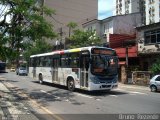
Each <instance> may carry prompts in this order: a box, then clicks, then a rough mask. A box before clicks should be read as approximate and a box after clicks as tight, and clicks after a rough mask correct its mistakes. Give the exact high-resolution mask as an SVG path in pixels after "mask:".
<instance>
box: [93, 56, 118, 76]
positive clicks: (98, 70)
mask: <svg viewBox="0 0 160 120" xmlns="http://www.w3.org/2000/svg"><path fill="white" fill-rule="evenodd" d="M91 59H92V63H91V72H92V74H94V75H103V76H105V75H108V76H112V75H116V74H117V72H118V70H117V67H118V58H117V57H116V56H107V55H92V57H91Z"/></svg>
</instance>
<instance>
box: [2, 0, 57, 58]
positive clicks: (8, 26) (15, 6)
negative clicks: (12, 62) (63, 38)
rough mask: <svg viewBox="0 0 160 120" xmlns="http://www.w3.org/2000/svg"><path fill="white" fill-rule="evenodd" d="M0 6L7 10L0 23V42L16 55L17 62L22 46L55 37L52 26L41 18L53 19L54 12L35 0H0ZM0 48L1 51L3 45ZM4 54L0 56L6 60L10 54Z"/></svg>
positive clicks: (23, 47)
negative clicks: (8, 20)
mask: <svg viewBox="0 0 160 120" xmlns="http://www.w3.org/2000/svg"><path fill="white" fill-rule="evenodd" d="M0 4H2V5H3V6H7V8H8V10H7V11H6V12H5V13H4V15H3V18H2V17H1V19H2V20H1V21H0V29H1V31H0V35H1V36H0V42H1V43H4V44H6V42H7V44H8V45H9V47H8V49H11V50H12V51H15V52H16V53H17V54H16V56H15V57H16V59H17V61H18V57H19V55H20V49H25V46H24V44H26V43H28V45H29V44H30V43H32V42H34V41H36V40H40V39H41V40H43V39H42V38H50V39H52V38H54V37H56V34H55V33H54V32H53V25H52V24H50V23H48V22H47V21H46V19H45V18H44V17H43V16H44V15H45V16H49V17H53V15H54V13H55V11H54V10H51V9H49V8H47V7H45V6H44V5H43V3H38V2H37V1H36V0H1V1H0ZM7 16H10V22H7ZM4 41H5V42H4ZM0 47H1V49H2V48H3V47H4V45H1V46H0ZM4 54H5V55H4ZM4 54H3V55H1V56H6V57H7V59H8V58H9V56H10V54H8V53H7V52H5V53H4Z"/></svg>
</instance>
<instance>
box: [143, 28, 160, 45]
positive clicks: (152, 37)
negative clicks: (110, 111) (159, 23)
mask: <svg viewBox="0 0 160 120" xmlns="http://www.w3.org/2000/svg"><path fill="white" fill-rule="evenodd" d="M144 35H145V44H155V43H160V29H156V30H152V31H147V32H145V33H144Z"/></svg>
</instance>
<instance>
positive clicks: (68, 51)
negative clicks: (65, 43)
mask: <svg viewBox="0 0 160 120" xmlns="http://www.w3.org/2000/svg"><path fill="white" fill-rule="evenodd" d="M91 48H105V49H109V50H114V49H112V48H106V47H100V46H90V47H81V48H74V49H68V50H57V51H53V52H48V53H42V54H36V55H31V56H30V57H31V58H32V57H40V56H49V55H54V54H64V53H73V52H80V51H85V50H91Z"/></svg>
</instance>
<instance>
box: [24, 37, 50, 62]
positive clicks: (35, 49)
mask: <svg viewBox="0 0 160 120" xmlns="http://www.w3.org/2000/svg"><path fill="white" fill-rule="evenodd" d="M51 51H52V46H51V45H50V44H48V43H47V42H46V41H45V40H44V39H40V40H36V41H35V42H34V44H33V45H30V46H28V45H27V46H26V51H25V52H24V54H23V56H24V59H25V60H26V61H29V57H30V56H31V55H34V54H40V53H45V52H51Z"/></svg>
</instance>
